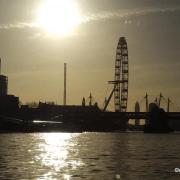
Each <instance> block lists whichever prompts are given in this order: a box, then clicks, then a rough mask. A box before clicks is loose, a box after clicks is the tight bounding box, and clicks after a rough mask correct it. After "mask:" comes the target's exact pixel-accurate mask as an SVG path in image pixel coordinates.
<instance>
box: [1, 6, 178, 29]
mask: <svg viewBox="0 0 180 180" xmlns="http://www.w3.org/2000/svg"><path fill="white" fill-rule="evenodd" d="M175 11H180V7H179V6H177V7H171V8H151V9H149V8H147V9H129V10H126V12H125V11H122V10H117V11H105V12H101V13H95V14H90V15H85V16H83V17H82V19H81V22H82V23H87V22H90V21H99V20H107V19H113V18H119V19H122V18H128V17H132V16H142V15H147V14H152V13H166V12H175ZM128 23H129V22H128ZM125 24H126V23H125ZM23 28H40V26H39V25H38V24H37V23H35V22H34V23H33V22H32V23H27V22H20V23H9V24H0V30H2V29H5V30H6V29H23Z"/></svg>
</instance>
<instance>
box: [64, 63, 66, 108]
mask: <svg viewBox="0 0 180 180" xmlns="http://www.w3.org/2000/svg"><path fill="white" fill-rule="evenodd" d="M66 73H67V64H66V63H64V106H65V105H66Z"/></svg>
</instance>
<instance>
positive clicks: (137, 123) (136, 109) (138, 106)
mask: <svg viewBox="0 0 180 180" xmlns="http://www.w3.org/2000/svg"><path fill="white" fill-rule="evenodd" d="M135 112H140V105H139V102H138V101H137V102H136V104H135ZM138 125H140V119H135V126H138Z"/></svg>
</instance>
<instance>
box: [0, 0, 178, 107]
mask: <svg viewBox="0 0 180 180" xmlns="http://www.w3.org/2000/svg"><path fill="white" fill-rule="evenodd" d="M179 17H180V2H179V1H178V0H171V1H169V0H159V1H156V0H151V1H146V0H111V1H109V0H91V1H87V0H66V1H65V0H64V1H63V0H51V1H48V0H13V1H11V0H0V57H1V58H2V61H3V63H2V64H3V69H2V72H3V74H6V75H7V76H8V77H9V93H10V94H14V95H16V96H19V97H20V100H21V101H22V102H23V103H26V102H28V101H39V100H41V101H55V102H57V103H58V104H62V103H63V64H64V62H66V63H67V64H68V70H67V71H68V74H67V103H68V104H81V101H82V97H86V98H87V97H88V96H89V93H90V92H91V93H92V95H93V96H94V98H95V100H96V101H98V103H99V104H100V105H102V103H103V101H104V98H105V95H106V91H107V87H108V85H107V81H109V80H113V78H114V62H115V52H116V46H117V42H118V39H119V37H121V36H125V37H126V39H127V43H128V50H129V69H130V70H129V71H130V74H129V104H128V109H129V110H133V109H134V104H135V102H136V100H141V99H142V98H143V97H144V96H145V93H146V92H148V93H149V94H151V95H153V96H154V97H155V96H157V95H158V94H159V93H160V92H162V94H164V96H166V97H167V96H169V97H170V98H171V99H172V100H173V101H174V102H176V104H179V106H180V94H179V90H180V81H179V79H180V71H179V69H180V60H179V57H180V51H179V47H180V36H179V32H180V23H179ZM111 88H112V87H111V86H109V88H108V89H109V91H108V92H110V90H111ZM107 96H108V93H107ZM111 104H112V105H113V102H112V103H111Z"/></svg>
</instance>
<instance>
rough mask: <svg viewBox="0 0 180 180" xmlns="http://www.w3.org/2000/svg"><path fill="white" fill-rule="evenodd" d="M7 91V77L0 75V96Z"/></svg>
mask: <svg viewBox="0 0 180 180" xmlns="http://www.w3.org/2000/svg"><path fill="white" fill-rule="evenodd" d="M7 93H8V77H6V76H4V75H0V96H6V95H7Z"/></svg>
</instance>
